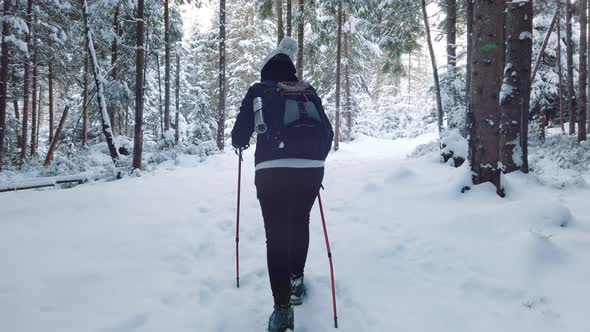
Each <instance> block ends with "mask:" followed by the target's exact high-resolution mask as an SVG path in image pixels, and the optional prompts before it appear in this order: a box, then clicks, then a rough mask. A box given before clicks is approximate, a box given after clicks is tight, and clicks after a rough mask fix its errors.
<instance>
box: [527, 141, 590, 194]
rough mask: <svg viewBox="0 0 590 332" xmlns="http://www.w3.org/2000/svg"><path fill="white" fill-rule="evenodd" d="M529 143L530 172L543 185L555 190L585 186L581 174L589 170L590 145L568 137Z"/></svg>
mask: <svg viewBox="0 0 590 332" xmlns="http://www.w3.org/2000/svg"><path fill="white" fill-rule="evenodd" d="M534 143H536V144H531V147H530V152H529V153H530V154H529V164H530V168H531V173H533V174H534V175H535V176H537V178H538V179H539V181H541V182H542V183H544V184H547V185H550V186H553V187H556V188H565V187H570V186H574V187H586V186H587V184H586V181H585V180H584V178H583V177H582V176H581V174H582V173H585V172H588V171H590V144H588V143H586V142H583V143H581V144H580V143H578V141H577V137H576V136H575V135H574V136H570V135H562V134H556V135H548V136H547V138H546V140H545V143H543V144H541V143H540V141H539V140H536V141H535V142H534Z"/></svg>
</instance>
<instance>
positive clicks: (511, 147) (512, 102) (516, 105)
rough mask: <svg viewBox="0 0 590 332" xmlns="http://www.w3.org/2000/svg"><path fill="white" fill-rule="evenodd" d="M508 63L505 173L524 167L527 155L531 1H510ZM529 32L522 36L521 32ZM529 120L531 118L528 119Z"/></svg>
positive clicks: (503, 106) (503, 113)
mask: <svg viewBox="0 0 590 332" xmlns="http://www.w3.org/2000/svg"><path fill="white" fill-rule="evenodd" d="M507 6H508V10H507V16H506V46H507V49H506V63H507V66H506V68H505V70H504V83H503V84H502V91H501V93H500V122H501V126H500V154H501V158H502V165H503V169H502V171H504V173H510V172H514V171H516V170H519V169H522V166H523V165H524V164H525V163H524V159H523V158H524V157H525V156H523V153H522V148H523V146H525V145H526V144H527V142H526V141H525V140H523V135H522V130H524V128H527V127H528V126H525V125H524V124H523V123H522V121H523V120H524V119H525V118H528V110H529V100H530V94H531V90H530V86H531V57H532V52H533V41H532V31H533V20H532V17H533V5H532V3H531V2H523V3H518V2H517V3H513V2H508V3H507ZM525 35H526V36H528V37H526V38H521V36H525ZM527 122H528V121H527Z"/></svg>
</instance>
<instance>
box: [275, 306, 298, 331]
mask: <svg viewBox="0 0 590 332" xmlns="http://www.w3.org/2000/svg"><path fill="white" fill-rule="evenodd" d="M274 308H275V310H274V312H273V313H272V315H271V316H270V319H269V320H268V331H269V332H287V331H295V326H294V325H295V317H294V314H293V307H292V306H291V305H290V304H287V305H278V304H275V307H274Z"/></svg>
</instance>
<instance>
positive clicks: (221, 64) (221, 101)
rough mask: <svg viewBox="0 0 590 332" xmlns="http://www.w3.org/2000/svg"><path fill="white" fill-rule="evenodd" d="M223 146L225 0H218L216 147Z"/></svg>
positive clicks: (220, 148) (221, 147)
mask: <svg viewBox="0 0 590 332" xmlns="http://www.w3.org/2000/svg"><path fill="white" fill-rule="evenodd" d="M224 146H225V0H219V108H218V112H217V147H218V148H219V150H221V151H223V148H224Z"/></svg>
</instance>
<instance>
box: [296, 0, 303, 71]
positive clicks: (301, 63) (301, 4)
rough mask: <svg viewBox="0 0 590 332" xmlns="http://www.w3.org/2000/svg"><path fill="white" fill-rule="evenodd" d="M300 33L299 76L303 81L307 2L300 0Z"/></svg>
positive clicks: (298, 39) (298, 34) (298, 37)
mask: <svg viewBox="0 0 590 332" xmlns="http://www.w3.org/2000/svg"><path fill="white" fill-rule="evenodd" d="M297 15H298V33H297V41H298V44H299V51H298V53H297V75H298V78H299V80H300V81H303V46H304V44H303V42H304V33H305V20H304V17H305V0H299V11H298V14H297Z"/></svg>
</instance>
